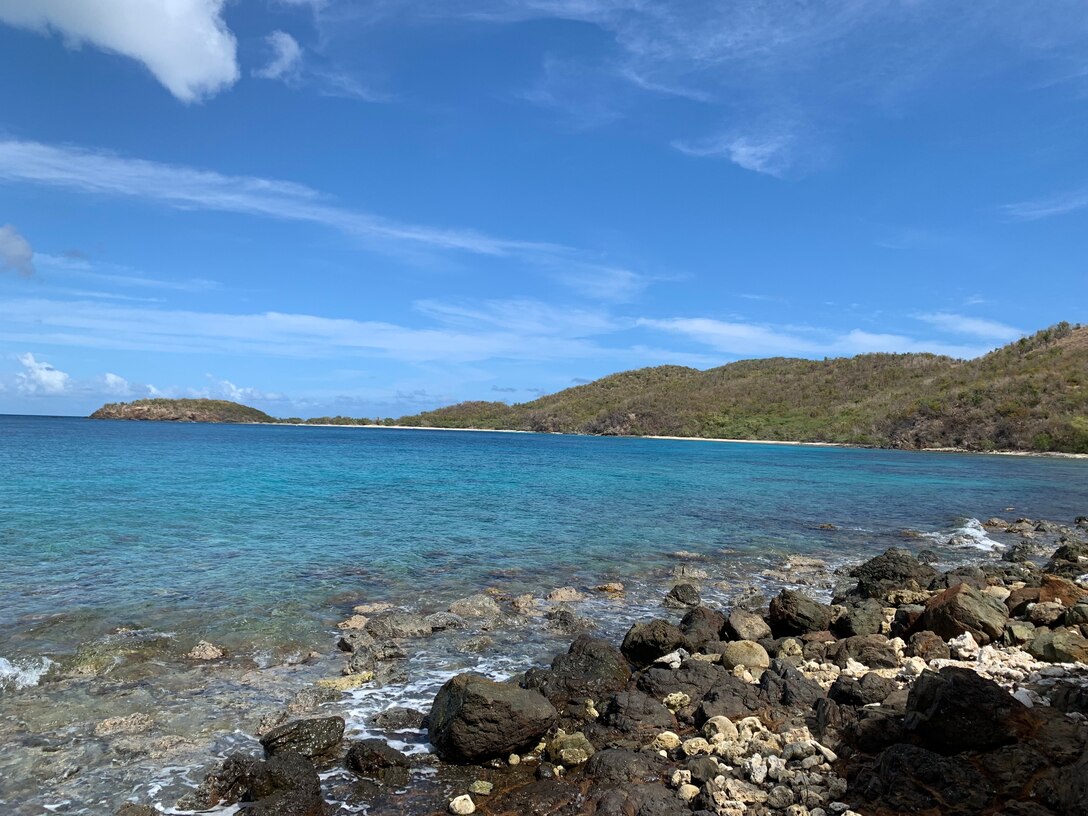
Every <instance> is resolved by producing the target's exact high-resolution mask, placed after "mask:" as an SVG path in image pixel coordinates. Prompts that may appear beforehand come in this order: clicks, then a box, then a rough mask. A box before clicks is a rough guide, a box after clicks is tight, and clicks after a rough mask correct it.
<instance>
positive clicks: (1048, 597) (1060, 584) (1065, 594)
mask: <svg viewBox="0 0 1088 816" xmlns="http://www.w3.org/2000/svg"><path fill="white" fill-rule="evenodd" d="M1084 571H1085V572H1088V565H1086V566H1085V570H1084ZM1039 601H1040V603H1048V602H1050V601H1059V602H1061V605H1062V606H1065V607H1070V606H1076V605H1077V604H1078V603H1080V602H1081V601H1088V589H1081V588H1080V587H1079V586H1077V585H1076V584H1074V583H1073V582H1072V581H1070V580H1068V579H1066V578H1061V577H1059V576H1057V575H1044V576H1043V580H1042V583H1040V584H1039Z"/></svg>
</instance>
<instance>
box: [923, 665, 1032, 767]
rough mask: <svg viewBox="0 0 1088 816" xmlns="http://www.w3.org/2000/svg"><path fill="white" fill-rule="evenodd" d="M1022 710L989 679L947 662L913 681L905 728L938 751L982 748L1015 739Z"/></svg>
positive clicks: (977, 749) (952, 752)
mask: <svg viewBox="0 0 1088 816" xmlns="http://www.w3.org/2000/svg"><path fill="white" fill-rule="evenodd" d="M1026 710H1027V709H1025V708H1024V706H1023V705H1022V704H1021V703H1020V702H1019V701H1017V700H1016V699H1014V698H1013V697H1012V696H1011V695H1010V694H1009V693H1008V692H1007V691H1005V690H1004V689H1003V688H1001V686H999V685H998V684H997V683H995V682H994V681H993V680H989V679H987V678H985V677H982V676H981V675H979V674H976V673H975V672H973V671H971V670H970V669H961V668H957V667H954V666H946V667H945V668H943V669H941V670H940V672H925V673H923V674H922V675H921V676H919V677H918V679H917V680H916V681H915V683H914V686H913V687H912V688H911V690H910V694H909V696H908V697H907V710H906V716H905V719H904V726H905V727H906V729H907V731H908V732H910V733H912V734H914V735H915V737H916V738H917V739H918V740H919V742H920V743H921V744H922V746H923V747H925V748H927V749H929V750H932V751H936V752H937V753H941V754H958V753H961V752H963V751H985V750H989V749H993V748H998V747H1000V746H1002V745H1008V744H1009V743H1012V742H1015V741H1016V738H1017V732H1016V723H1017V719H1018V716H1019V715H1020V713H1021V712H1024V711H1026Z"/></svg>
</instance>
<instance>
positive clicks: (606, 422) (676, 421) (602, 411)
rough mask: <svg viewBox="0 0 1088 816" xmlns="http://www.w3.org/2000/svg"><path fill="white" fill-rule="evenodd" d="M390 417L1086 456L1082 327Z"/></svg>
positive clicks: (617, 377)
mask: <svg viewBox="0 0 1088 816" xmlns="http://www.w3.org/2000/svg"><path fill="white" fill-rule="evenodd" d="M397 422H398V424H403V425H418V426H432V427H443V428H504V429H516V430H526V431H553V432H565V433H588V434H606V435H634V436H639V435H662V436H689V437H719V438H730V439H782V440H790V441H799V442H839V443H847V444H856V445H877V446H883V447H897V448H941V447H955V448H967V449H969V450H1025V451H1066V452H1075V453H1088V327H1079V326H1072V325H1070V324H1068V323H1059V324H1058V325H1056V326H1052V327H1051V328H1049V329H1045V330H1043V331H1041V332H1038V333H1037V334H1035V335H1033V336H1031V337H1025V338H1022V339H1021V340H1019V341H1017V342H1015V343H1012V344H1010V345H1008V346H1005V347H1003V348H1000V349H997V350H996V351H993V352H991V353H990V354H987V355H985V356H984V357H980V358H978V359H975V360H967V361H963V360H954V359H952V358H949V357H939V356H936V355H932V354H863V355H859V356H857V357H851V358H842V359H831V360H797V359H786V358H780V357H779V358H772V359H766V360H742V361H740V362H736V363H730V364H729V365H725V366H721V367H720V368H712V369H710V370H708V371H698V370H696V369H693V368H684V367H681V366H659V367H656V368H644V369H638V370H636V371H625V372H623V373H620V374H613V375H612V376H610V377H604V378H603V379H600V380H597V381H596V382H592V383H589V384H587V385H581V386H578V387H576V388H569V389H567V390H565V391H560V392H559V393H557V394H550V395H548V396H545V397H541V398H540V399H537V400H533V401H532V402H526V403H521V404H518V405H506V404H504V403H501V402H466V403H460V404H458V405H452V406H449V407H447V408H440V409H438V410H436V411H428V412H425V413H422V414H418V415H416V416H410V417H403V418H401V419H400V420H398V421H397Z"/></svg>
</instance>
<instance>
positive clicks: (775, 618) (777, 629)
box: [767, 589, 831, 637]
mask: <svg viewBox="0 0 1088 816" xmlns="http://www.w3.org/2000/svg"><path fill="white" fill-rule="evenodd" d="M767 620H768V622H769V623H770V625H771V629H772V631H773V632H774V635H775V637H787V636H789V635H803V634H806V633H807V632H822V631H824V630H825V629H827V628H828V626H830V625H831V607H830V606H828V605H827V604H822V603H818V602H817V601H814V600H812V599H811V598H809V597H808V596H807V595H803V594H802V593H800V592H795V591H793V590H792V589H783V590H782V592H780V593H779V594H778V596H777V597H776V598H774V599H772V600H771V608H770V612H769V613H768V615H767Z"/></svg>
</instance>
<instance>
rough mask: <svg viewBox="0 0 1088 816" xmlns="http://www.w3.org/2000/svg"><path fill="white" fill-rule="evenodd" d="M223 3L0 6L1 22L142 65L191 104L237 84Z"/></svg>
mask: <svg viewBox="0 0 1088 816" xmlns="http://www.w3.org/2000/svg"><path fill="white" fill-rule="evenodd" d="M224 3H225V0H32V2H28V1H27V0H0V22H4V23H7V24H9V25H13V26H17V27H19V28H27V29H30V30H32V31H37V32H40V33H42V34H48V33H51V32H56V33H58V34H60V35H61V36H62V37H63V38H64V39H65V41H66V42H67V43H69V44H75V45H79V44H82V43H84V42H86V43H90V44H91V45H94V46H96V47H98V48H101V49H102V50H104V51H109V52H112V53H115V54H121V55H123V56H126V57H131V58H132V59H134V60H137V61H138V62H141V63H143V64H144V65H145V66H146V67H147V69H148V70H149V71H150V72H151V73H152V74H153V75H154V76H155V78H156V79H157V80H158V81H159V82H161V83H162V84H163V85H164V86H165V87H166V88H167V90H169V91H170V93H172V94H173V95H174V96H176V97H177V98H178V99H180V100H181V101H183V102H197V101H199V100H201V99H204V98H206V97H209V96H213V95H215V94H216V93H218V92H219V91H221V90H223V89H225V88H228V87H230V86H231V85H233V84H234V82H235V81H236V80H237V79H238V64H237V59H236V49H237V43H236V42H235V39H234V35H233V34H232V33H231V32H230V30H229V29H228V28H227V25H226V23H225V22H224V20H223V16H222V12H223V6H224Z"/></svg>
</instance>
